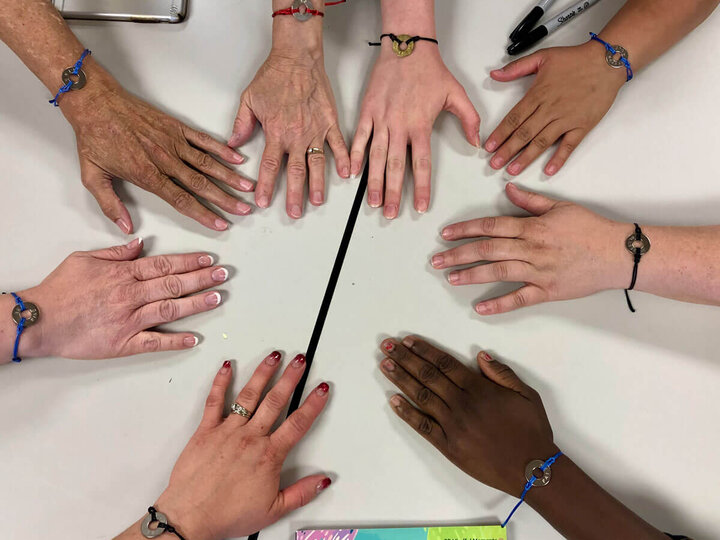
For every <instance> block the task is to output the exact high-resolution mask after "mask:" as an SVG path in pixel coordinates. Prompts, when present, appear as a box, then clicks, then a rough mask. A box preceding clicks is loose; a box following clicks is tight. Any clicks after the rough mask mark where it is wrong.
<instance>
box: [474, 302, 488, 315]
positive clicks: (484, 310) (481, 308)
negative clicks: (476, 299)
mask: <svg viewBox="0 0 720 540" xmlns="http://www.w3.org/2000/svg"><path fill="white" fill-rule="evenodd" d="M475 311H477V312H478V313H479V314H480V315H487V314H488V313H490V306H488V305H487V304H478V305H477V306H475Z"/></svg>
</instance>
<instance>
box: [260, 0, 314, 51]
mask: <svg viewBox="0 0 720 540" xmlns="http://www.w3.org/2000/svg"><path fill="white" fill-rule="evenodd" d="M291 4H292V0H272V11H273V12H274V11H277V10H279V9H285V8H288V7H290V5H291ZM312 4H313V9H317V10H318V11H321V12H325V0H313V2H312ZM269 16H270V14H268V17H269ZM323 19H324V17H321V16H318V15H315V16H312V17H310V19H308V20H307V21H299V20H297V19H296V18H295V17H293V16H292V15H278V16H277V17H274V18H273V21H272V49H273V53H275V54H276V56H280V57H286V58H289V59H290V60H292V61H293V62H303V61H304V60H307V61H310V62H314V61H317V60H322V58H323Z"/></svg>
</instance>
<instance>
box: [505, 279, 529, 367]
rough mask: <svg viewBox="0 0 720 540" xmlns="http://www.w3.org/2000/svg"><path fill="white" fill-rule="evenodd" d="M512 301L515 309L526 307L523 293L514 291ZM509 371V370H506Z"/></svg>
mask: <svg viewBox="0 0 720 540" xmlns="http://www.w3.org/2000/svg"><path fill="white" fill-rule="evenodd" d="M512 301H513V304H514V305H515V307H519V308H521V307H525V306H527V305H528V297H527V294H526V293H524V292H523V291H515V293H513V295H512ZM508 369H509V368H508Z"/></svg>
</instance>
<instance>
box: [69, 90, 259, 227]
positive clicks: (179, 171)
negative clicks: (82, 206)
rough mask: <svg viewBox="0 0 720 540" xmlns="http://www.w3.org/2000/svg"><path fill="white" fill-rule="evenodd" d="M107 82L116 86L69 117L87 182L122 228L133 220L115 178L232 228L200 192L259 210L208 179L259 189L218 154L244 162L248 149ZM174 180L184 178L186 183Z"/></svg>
mask: <svg viewBox="0 0 720 540" xmlns="http://www.w3.org/2000/svg"><path fill="white" fill-rule="evenodd" d="M96 84H97V85H99V84H101V83H100V82H99V81H96ZM106 84H112V86H111V87H110V88H104V89H103V90H102V92H99V93H97V92H96V93H97V96H96V97H94V98H93V99H92V101H91V102H88V103H86V106H85V107H84V108H83V109H82V112H81V113H74V114H72V115H71V116H69V118H68V119H69V120H70V122H71V123H72V124H73V127H74V129H75V135H76V137H77V147H78V154H79V156H80V172H81V175H82V182H83V185H84V186H85V187H86V188H87V189H88V190H89V191H90V193H92V195H93V197H95V199H96V200H97V202H98V204H99V205H100V209H101V210H102V211H103V213H104V214H105V215H106V216H107V217H108V218H109V219H110V220H111V221H113V222H114V223H115V224H116V225H117V226H118V227H119V228H120V230H121V231H123V232H124V233H126V234H130V233H132V232H133V222H132V219H131V218H130V213H129V212H128V210H127V208H126V207H125V205H124V204H123V203H122V201H121V200H120V198H119V197H118V196H117V194H116V193H115V191H114V190H113V186H112V180H113V178H114V177H117V178H122V179H124V180H127V181H129V182H132V183H133V184H135V185H137V186H139V187H141V188H143V189H145V190H147V191H150V192H151V193H154V194H155V195H157V196H159V197H161V198H162V199H163V200H165V201H166V202H168V203H169V204H171V205H172V206H173V207H174V208H175V209H176V210H177V211H178V212H180V213H181V214H184V215H186V216H188V217H191V218H192V219H194V220H195V221H197V222H199V223H201V224H202V225H204V226H205V227H208V228H209V229H214V230H216V231H224V230H225V229H227V227H228V224H227V222H226V221H225V220H224V219H222V218H221V217H219V216H218V215H217V214H215V213H214V212H212V211H211V210H208V209H207V208H206V207H205V206H203V204H201V203H200V202H199V201H198V199H204V200H206V201H208V202H210V203H212V204H214V205H216V206H218V207H219V208H221V209H222V210H225V211H226V212H228V213H230V214H235V215H246V214H249V213H250V212H251V211H252V207H251V206H250V205H248V204H246V203H244V202H242V201H239V200H238V199H236V198H235V197H234V196H232V195H229V194H228V193H226V192H225V191H224V190H223V189H220V188H219V187H218V186H217V185H215V184H214V183H213V182H211V181H210V180H208V177H212V178H214V179H216V180H218V181H220V182H221V183H224V184H227V185H228V186H230V187H232V188H235V189H238V190H240V191H252V190H253V183H252V182H251V181H250V180H248V179H247V178H243V177H242V176H240V175H239V174H237V173H235V172H233V171H232V170H230V169H228V168H227V167H225V166H224V165H222V164H221V163H220V162H218V161H217V160H216V159H215V158H214V157H213V156H212V155H211V154H215V155H217V156H219V157H220V158H222V159H223V160H225V161H227V162H230V163H242V162H243V157H242V156H241V155H240V154H238V153H236V152H235V151H234V150H233V149H232V148H230V147H228V146H226V145H225V144H223V143H221V142H218V141H216V140H215V139H213V138H212V137H210V136H209V135H207V134H206V133H201V132H199V131H196V130H194V129H192V128H190V127H188V126H186V125H184V124H183V123H182V122H180V121H178V120H175V119H174V118H172V117H170V116H168V115H166V114H165V113H162V112H160V111H158V110H157V109H154V108H152V107H151V106H150V105H148V104H147V103H144V102H143V101H141V100H139V99H137V98H136V97H134V96H132V95H130V94H129V93H127V92H125V91H124V90H123V89H122V88H120V87H119V86H118V85H117V84H116V83H106ZM88 96H90V93H88ZM173 179H174V180H177V181H179V182H180V183H182V187H181V186H178V185H177V184H176V183H175V182H173Z"/></svg>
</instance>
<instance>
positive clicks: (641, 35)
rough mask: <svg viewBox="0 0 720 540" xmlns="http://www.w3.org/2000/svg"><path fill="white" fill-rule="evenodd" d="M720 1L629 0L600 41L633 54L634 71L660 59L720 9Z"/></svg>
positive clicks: (609, 24)
mask: <svg viewBox="0 0 720 540" xmlns="http://www.w3.org/2000/svg"><path fill="white" fill-rule="evenodd" d="M718 3H720V0H687V1H685V2H678V1H677V0H628V2H627V3H626V4H625V5H624V6H623V7H622V9H621V10H620V11H619V12H618V14H617V15H615V17H613V19H612V20H611V21H610V22H609V23H608V24H607V26H605V28H604V29H603V30H602V32H601V33H600V37H601V38H603V39H604V40H605V41H607V42H609V43H611V44H615V43H618V44H620V45H622V46H623V47H625V48H626V49H627V50H628V52H629V54H630V62H631V64H632V66H633V69H634V70H640V69H642V68H643V67H645V66H646V65H648V64H649V63H650V62H652V61H653V60H655V59H656V58H658V57H659V56H660V55H662V54H663V53H664V52H665V51H667V50H668V49H669V48H670V47H672V46H673V45H674V44H675V43H677V42H678V41H680V39H682V38H683V37H684V36H686V35H687V34H689V33H690V32H691V31H692V30H693V29H694V28H695V27H697V26H698V25H699V24H700V23H701V22H703V21H704V20H705V19H706V18H707V17H708V16H709V15H710V13H712V11H713V10H714V9H715V8H716V7H717V5H718Z"/></svg>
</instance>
